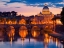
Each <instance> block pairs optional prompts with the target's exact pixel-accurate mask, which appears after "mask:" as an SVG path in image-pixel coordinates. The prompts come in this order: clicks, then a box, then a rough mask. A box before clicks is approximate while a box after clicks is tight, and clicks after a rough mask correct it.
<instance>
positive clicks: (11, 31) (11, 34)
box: [7, 26, 15, 37]
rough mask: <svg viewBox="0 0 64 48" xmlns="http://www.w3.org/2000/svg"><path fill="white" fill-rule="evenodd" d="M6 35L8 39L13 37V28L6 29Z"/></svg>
mask: <svg viewBox="0 0 64 48" xmlns="http://www.w3.org/2000/svg"><path fill="white" fill-rule="evenodd" d="M7 35H8V36H9V37H14V35H15V29H14V27H13V26H10V27H8V29H7Z"/></svg>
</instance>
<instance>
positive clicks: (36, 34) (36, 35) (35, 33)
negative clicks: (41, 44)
mask: <svg viewBox="0 0 64 48" xmlns="http://www.w3.org/2000/svg"><path fill="white" fill-rule="evenodd" d="M31 34H32V36H33V37H38V36H39V35H40V32H37V31H32V32H31Z"/></svg>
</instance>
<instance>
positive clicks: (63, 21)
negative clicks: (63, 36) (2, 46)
mask: <svg viewBox="0 0 64 48" xmlns="http://www.w3.org/2000/svg"><path fill="white" fill-rule="evenodd" d="M61 22H62V23H63V25H64V7H63V8H62V11H61Z"/></svg>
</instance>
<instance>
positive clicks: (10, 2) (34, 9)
mask: <svg viewBox="0 0 64 48" xmlns="http://www.w3.org/2000/svg"><path fill="white" fill-rule="evenodd" d="M44 4H47V5H48V7H49V10H50V12H52V13H53V14H60V12H61V10H62V7H63V4H64V3H63V0H0V11H2V12H3V11H6V12H7V11H16V12H18V14H21V15H25V16H29V15H37V14H39V12H42V9H43V6H44Z"/></svg>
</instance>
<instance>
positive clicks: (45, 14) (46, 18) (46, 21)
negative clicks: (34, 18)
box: [38, 4, 54, 24]
mask: <svg viewBox="0 0 64 48" xmlns="http://www.w3.org/2000/svg"><path fill="white" fill-rule="evenodd" d="M38 16H43V20H42V21H41V23H42V24H52V23H53V21H52V20H51V19H52V18H53V17H54V14H53V13H52V12H50V11H49V8H48V6H47V5H46V4H45V5H44V7H43V9H42V12H40V13H39V14H38Z"/></svg>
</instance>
